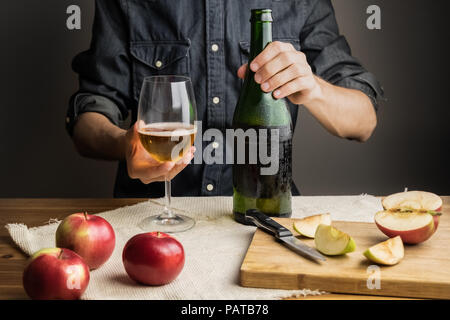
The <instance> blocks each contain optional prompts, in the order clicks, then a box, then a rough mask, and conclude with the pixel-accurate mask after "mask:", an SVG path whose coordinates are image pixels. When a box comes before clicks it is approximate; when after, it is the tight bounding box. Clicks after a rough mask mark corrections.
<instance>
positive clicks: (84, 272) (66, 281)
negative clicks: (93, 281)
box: [23, 248, 89, 300]
mask: <svg viewBox="0 0 450 320" xmlns="http://www.w3.org/2000/svg"><path fill="white" fill-rule="evenodd" d="M88 283H89V268H88V266H87V265H86V263H85V262H84V261H83V259H82V258H81V257H80V256H79V255H77V254H76V253H75V252H73V251H72V250H69V249H61V248H50V249H42V250H40V251H38V252H36V253H35V254H34V255H33V256H32V257H31V258H30V261H29V262H28V264H27V266H26V267H25V270H24V272H23V287H24V289H25V291H26V293H27V294H28V296H29V297H30V298H31V299H38V300H50V299H51V300H54V299H64V300H73V299H79V298H80V297H81V295H82V294H83V293H84V291H85V290H86V288H87V286H88Z"/></svg>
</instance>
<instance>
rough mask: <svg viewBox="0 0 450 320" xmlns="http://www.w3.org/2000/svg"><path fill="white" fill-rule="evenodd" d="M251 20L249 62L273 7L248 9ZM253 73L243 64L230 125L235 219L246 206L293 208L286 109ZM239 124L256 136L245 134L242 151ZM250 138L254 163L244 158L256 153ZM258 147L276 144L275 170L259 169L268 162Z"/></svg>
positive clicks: (265, 37) (263, 40) (268, 36)
mask: <svg viewBox="0 0 450 320" xmlns="http://www.w3.org/2000/svg"><path fill="white" fill-rule="evenodd" d="M250 22H251V45H250V56H249V65H250V62H251V61H252V60H253V59H254V58H255V57H256V56H257V55H258V54H259V53H260V52H261V51H262V50H263V49H264V48H265V47H266V46H267V45H268V44H269V43H270V42H272V10H270V9H256V10H252V14H251V20H250ZM254 76H255V73H254V72H252V71H251V70H250V68H249V67H248V69H247V74H246V76H245V80H244V84H243V87H242V90H241V94H240V97H239V100H238V103H237V106H236V109H235V111H234V116H233V129H234V130H235V143H234V164H233V188H234V194H233V213H234V217H235V220H236V221H238V222H241V223H245V224H247V222H246V221H245V219H244V214H245V212H246V211H247V210H249V209H258V210H259V211H261V212H263V213H265V214H267V215H269V216H272V217H290V215H291V212H292V208H291V180H292V166H291V163H292V122H291V115H290V113H289V111H288V109H287V105H286V101H285V100H284V99H274V98H273V96H272V93H265V92H263V91H262V90H261V87H260V85H259V84H258V83H256V82H255V80H254ZM238 129H242V130H244V131H245V132H248V131H247V130H253V133H254V132H256V135H257V138H258V139H257V142H255V141H254V140H253V142H252V141H251V139H250V138H248V139H246V140H245V152H242V151H243V150H239V149H238V147H239V143H237V141H236V132H237V130H238ZM262 132H267V133H266V134H265V136H266V137H267V139H262V140H261V139H260V138H261V137H262V136H261V135H262ZM275 133H276V134H275ZM248 136H249V137H250V136H251V135H250V134H249V135H248ZM255 143H256V147H257V150H258V152H257V155H258V157H257V159H258V160H257V162H256V163H250V161H249V158H251V157H252V156H253V157H254V156H255V152H256V148H254V147H255V145H254V144H255ZM252 144H253V145H252ZM263 144H266V145H263ZM275 144H277V145H275ZM261 147H264V148H265V149H264V150H272V151H273V149H274V147H275V151H278V156H277V157H276V159H275V161H277V163H276V164H275V165H277V166H278V171H277V172H276V173H273V174H269V175H268V174H262V171H261V169H262V168H267V167H269V165H268V164H267V162H265V161H261V158H260V148H261ZM276 147H278V148H276ZM276 149H278V150H276ZM269 153H271V152H269ZM243 154H245V161H246V162H245V163H242V162H239V161H237V157H238V156H239V155H241V156H242V155H243ZM272 165H273V164H272Z"/></svg>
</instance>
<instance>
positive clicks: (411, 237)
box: [375, 210, 436, 244]
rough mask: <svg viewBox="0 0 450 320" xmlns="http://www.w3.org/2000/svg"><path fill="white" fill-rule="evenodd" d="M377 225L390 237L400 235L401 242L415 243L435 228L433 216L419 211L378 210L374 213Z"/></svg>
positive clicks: (422, 239)
mask: <svg viewBox="0 0 450 320" xmlns="http://www.w3.org/2000/svg"><path fill="white" fill-rule="evenodd" d="M375 223H376V225H377V227H378V228H379V229H380V230H381V232H383V233H384V234H385V235H387V236H388V237H390V238H393V237H396V236H400V237H401V238H402V241H403V243H409V244H416V243H420V242H423V241H425V240H427V239H429V238H430V237H431V236H432V235H433V234H434V232H435V231H436V228H435V227H434V219H433V216H432V215H431V214H429V213H426V212H419V211H412V210H410V211H400V210H398V211H380V212H378V213H377V214H376V215H375Z"/></svg>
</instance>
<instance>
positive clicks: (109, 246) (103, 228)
mask: <svg viewBox="0 0 450 320" xmlns="http://www.w3.org/2000/svg"><path fill="white" fill-rule="evenodd" d="M115 244H116V236H115V234H114V229H113V228H112V227H111V225H110V224H109V222H108V221H106V220H105V219H103V218H102V217H99V216H96V215H88V214H87V213H74V214H71V215H70V216H68V217H66V218H65V219H64V220H63V221H61V223H60V224H59V226H58V229H57V230H56V246H57V247H59V248H67V249H70V250H73V251H75V252H76V253H78V254H79V255H80V256H81V257H82V258H83V259H84V261H85V262H86V263H87V264H88V266H89V268H90V269H97V268H98V267H100V266H101V265H102V264H104V263H105V262H106V261H107V260H108V259H109V257H110V256H111V254H112V253H113V251H114V246H115Z"/></svg>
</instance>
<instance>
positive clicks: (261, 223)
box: [245, 209, 292, 238]
mask: <svg viewBox="0 0 450 320" xmlns="http://www.w3.org/2000/svg"><path fill="white" fill-rule="evenodd" d="M245 219H246V220H248V221H251V222H253V223H254V224H256V225H257V226H258V227H259V228H261V229H262V230H264V231H266V232H268V233H270V234H272V235H274V236H275V237H277V238H282V237H287V236H292V232H290V231H289V230H288V229H286V228H285V227H283V226H282V225H281V224H279V223H277V222H276V221H275V220H272V219H271V218H270V217H268V216H266V215H265V214H264V213H262V212H260V211H258V210H255V209H251V210H248V211H247V213H246V214H245Z"/></svg>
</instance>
